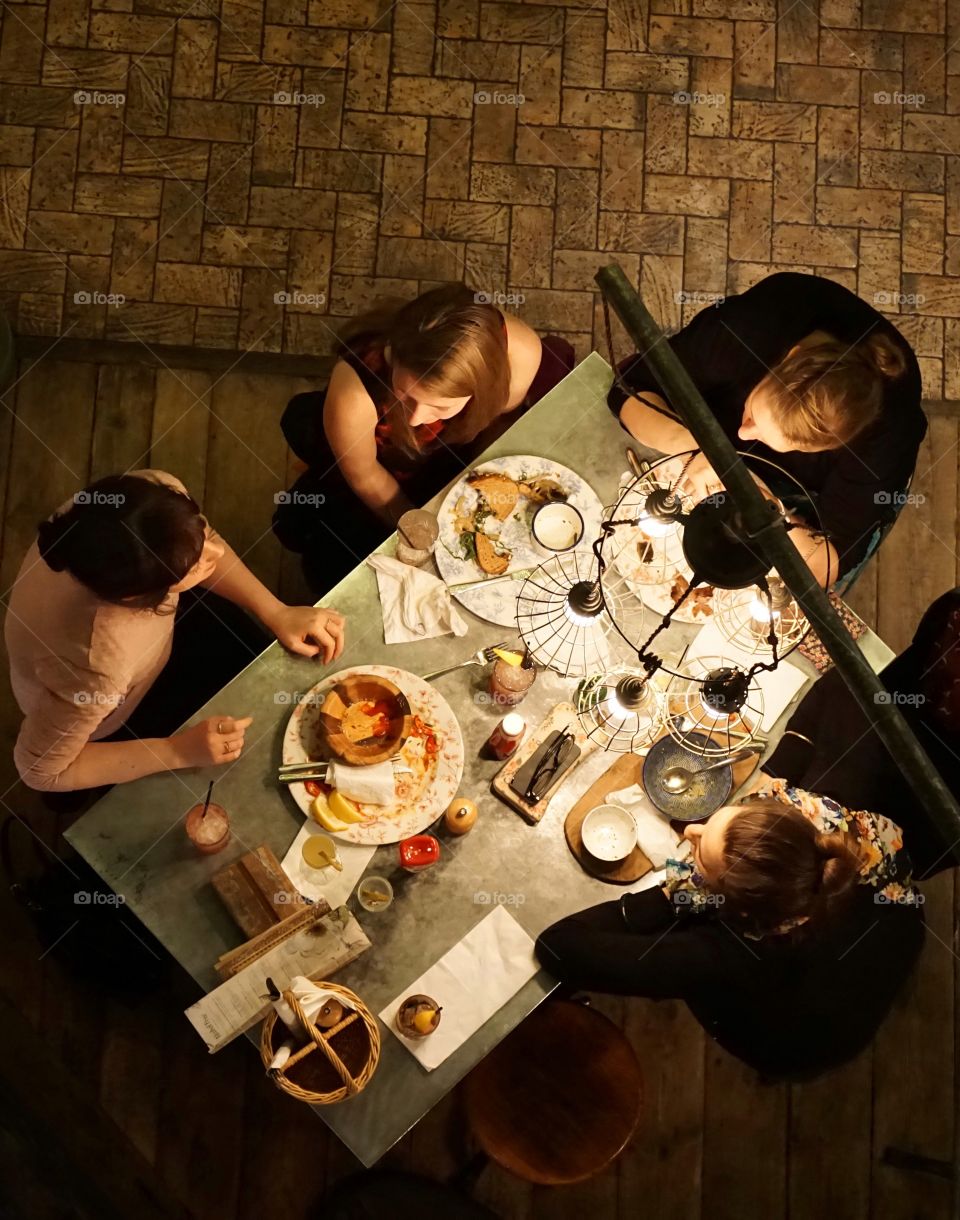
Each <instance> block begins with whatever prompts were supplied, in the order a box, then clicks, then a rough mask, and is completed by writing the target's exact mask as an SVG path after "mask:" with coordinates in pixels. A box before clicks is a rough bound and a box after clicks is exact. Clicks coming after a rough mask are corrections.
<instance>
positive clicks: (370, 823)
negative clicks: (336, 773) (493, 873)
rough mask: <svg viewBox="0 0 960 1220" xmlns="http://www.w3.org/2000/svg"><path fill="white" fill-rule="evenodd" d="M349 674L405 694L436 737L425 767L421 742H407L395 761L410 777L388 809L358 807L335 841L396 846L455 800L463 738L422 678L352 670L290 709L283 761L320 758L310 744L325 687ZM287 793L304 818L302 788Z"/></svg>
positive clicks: (379, 669) (388, 669) (381, 668)
mask: <svg viewBox="0 0 960 1220" xmlns="http://www.w3.org/2000/svg"><path fill="white" fill-rule="evenodd" d="M355 674H374V675H376V676H377V677H378V678H386V679H387V681H388V682H392V683H393V684H394V685H395V686H398V687H399V688H400V690H402V691H403V693H404V694H405V695H406V697H407V702H408V703H409V704H410V710H411V712H412V713H413V714H414V715H415V716H419V717H420V719H421V720H422V721H423V722H424V724H426V725H429V727H430V728H431V729H432V730H433V732H434V733H435V734H436V737H437V746H438V748H437V752H436V754H435V755H433V756H432V758H431V759H430V760H429V762H428V764H427V765H426V767H425V768H424V767H423V763H424V760H425V752H424V750H423V739H422V738H421V737H410V738H408V739H407V741H406V743H405V744H404V746H403V748H402V750H401V752H400V758H401V759H402V760H403V761H404V762H405V763H406V764H408V765H411V766H413V768H414V772H415V773H414V775H413V776H412V777H411V776H398V777H397V800H396V802H395V803H394V804H393V805H359V804H358V808H359V809H360V812H361V813H362V814H363V815H364V818H363V821H362V822H358V823H357V824H356V825H355V826H351V828H350V829H349V830H344V831H341V832H339V834H338V836H337V837H338V838H340V839H345V840H346V841H347V842H348V843H367V844H381V843H399V842H400V840H401V839H408V838H409V837H410V836H411V835H415V834H419V833H420V832H421V831H422V830H425V829H426V828H427V827H428V826H430V825H431V824H432V823H433V822H435V821H436V820H437V818H438V817H439V816H440V815H441V814H442V813H443V812H444V810H445V809H446V808H447V806H448V805H449V804H450V802H451V801H452V800H453V798H454V797H455V796H456V795H457V789H458V788H459V786H460V777H461V776H462V775H463V738H462V737H461V735H460V726H459V724H458V723H457V718H456V716H454V714H453V712H452V710H451V708H450V704H449V703H447V701H446V699H444V697H443V695H441V694H440V693H439V691H437V690H435V689H434V687H432V686H430V685H428V683H426V682H424V680H423V679H422V678H418V677H417V675H416V674H411V673H408V672H407V671H406V670H405V669H395V668H394V667H393V666H392V665H358V666H355V667H354V668H352V669H342V670H340V672H339V673H335V674H330V675H329V676H328V677H326V678H324V679H323V680H322V681H320V682H318V683H317V685H316V686H315V687H313V689H312V690H311V691H310V692H309V694H308V695H307V697H306V698H305V699H303V700H301V702H299V703H298V704H297V706H296V707H295V708H294V709H293V714H292V715H291V717H290V719H289V720H288V721H287V729H286V732H285V733H284V736H283V761H284V762H285V763H298V762H306V761H307V760H308V759H310V758H319V757H320V755H321V752H320V750H319V749H318V747H317V745H316V744H315V743H317V742H318V741H319V736H320V735H319V728H318V721H319V717H320V707H321V705H322V703H323V699H324V695H325V694H326V692H327V691H328V690H329V689H330V687H331V686H334V685H336V683H337V682H342V681H344V679H346V678H349V677H352V676H353V675H355ZM289 789H290V792H291V794H292V795H293V799H294V800H295V801H296V802H297V804H298V805H299V806H300V808H301V809H302V810H303V812H304V813H305V814H307V815H308V816H309V815H310V802H311V799H312V798H311V797H310V796H309V794H308V793H307V790H306V788H305V787H304V786H303V784H290V785H289ZM355 803H356V802H355Z"/></svg>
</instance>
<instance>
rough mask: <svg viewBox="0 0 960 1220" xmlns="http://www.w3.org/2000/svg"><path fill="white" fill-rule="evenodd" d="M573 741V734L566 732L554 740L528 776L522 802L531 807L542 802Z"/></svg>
mask: <svg viewBox="0 0 960 1220" xmlns="http://www.w3.org/2000/svg"><path fill="white" fill-rule="evenodd" d="M574 741H575V738H574V736H573V734H572V733H570V732H568V731H566V730H564V732H562V733H561V734H560V735H559V737H557V738H556V739H555V740H554V742H553V744H552V745H551V746H550V748H549V749H548V750H547V751H546V752H545V753H544V755H543V757H542V758H541V759H540V761H539V762H538V763H537V765H536V767H535V768H534V771H533V774H532V775H531V776H530V782H529V784H527V790H526V792H525V793H524V794H523V796H524V800H526V801H529V803H530V804H531V805H535V804H537V802H538V801H541V800H543V797H544V796H545V794H546V793H547V791H548V790H549V788H550V785H551V784H552V783H553V780H554V776H555V775H556V774H557V771H558V770H559V769H560V767H561V766H562V764H563V763H564V762H565V761H566V756H567V753H568V750H567V746H570V745H573V744H574Z"/></svg>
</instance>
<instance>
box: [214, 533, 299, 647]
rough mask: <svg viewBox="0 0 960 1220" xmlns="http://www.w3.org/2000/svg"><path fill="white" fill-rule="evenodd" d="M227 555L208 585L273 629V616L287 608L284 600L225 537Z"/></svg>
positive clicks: (222, 558)
mask: <svg viewBox="0 0 960 1220" xmlns="http://www.w3.org/2000/svg"><path fill="white" fill-rule="evenodd" d="M221 542H222V543H223V548H224V549H223V555H222V556H221V557H220V561H219V563H218V564H217V566H216V567H215V568H214V570H213V574H212V575H211V576H210V577H209V578H208V579H207V580H205V581H203V582H202V584H203V587H204V588H205V589H209V590H210V592H211V593H218V594H219V595H220V596H221V597H225V598H226V599H227V600H228V601H231V602H233V603H234V604H235V605H237V606H242V607H243V609H244V610H249V611H250V613H251V614H255V615H256V616H257V618H258V619H259V620H260V622H261V623H263V625H264V627H266V628H267V630H268V631H270V632H271V633H272V632H273V627H272V626H271V622H272V620H273V619H274V618H275V617H276V615H277V613H278V612H279V611H281V610H283V609H284V604H283V602H282V601H280V599H279V598H277V597H275V596H274V595H273V594H272V593H271V592H270V590H269V589H268V588H267V586H266V585H265V584H264V583H263V582H262V581H261V580H258V579H257V577H256V576H254V574H253V573H252V572H251V571H250V569H249V568H248V567H247V565H246V564H245V563H244V562H243V560H242V559H241V558H240V556H239V555H238V554H237V553H236V551H235V550H234V549H233V547H232V546H230V544H229V543H227V542H225V541H223V540H222V539H221Z"/></svg>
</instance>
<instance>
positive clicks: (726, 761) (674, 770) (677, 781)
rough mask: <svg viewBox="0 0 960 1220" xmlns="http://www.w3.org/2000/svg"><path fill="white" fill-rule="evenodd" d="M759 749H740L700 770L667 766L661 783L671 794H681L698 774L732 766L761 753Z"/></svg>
mask: <svg viewBox="0 0 960 1220" xmlns="http://www.w3.org/2000/svg"><path fill="white" fill-rule="evenodd" d="M759 753H760V751H759V750H758V749H755V748H754V749H749V750H738V751H737V752H736V754H731V755H730V756H729V757H728V758H719V759H717V761H716V762H712V763H709V764H708V765H707V766H706V767H701V768H700V769H699V771H688V770H687V768H686V767H667V769H666V771H664V773H663V775H661V776H660V785H661V787H663V788H665V789H666V790H667V792H669V793H670V794H671V796H679V795H680V794H681V793H683V792H686V790H687V789H688V788H689V787H690V785H691V784H692V783H693V781H694V779H695V778H696V777H697V776H698V775H705V774H706V773H707V772H708V771H719V770H720V769H721V768H722V767H729V766H732V764H733V763H738V762H743V760H744V759H745V758H750V757H751V756H752V755H754V754H759Z"/></svg>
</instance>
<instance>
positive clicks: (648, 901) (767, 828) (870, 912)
mask: <svg viewBox="0 0 960 1220" xmlns="http://www.w3.org/2000/svg"><path fill="white" fill-rule="evenodd" d="M764 783H765V788H764V790H763V791H758V792H756V793H755V794H753V796H751V797H748V798H745V799H744V800H743V801H742V802H741V803H740V804H738V805H730V806H727V807H726V808H724V809H720V810H718V811H717V812H716V813H715V814H714V815H713V816H712V817H711V818H709V819H708V820H707V821H706V822H705V823H704V824H703V825H702V826H689V827H687V830H686V838H687V839H688V840H689V841H690V845H691V853H690V856H689V857H688V858H687V859H685V860H671V861H668V863H667V870H666V880H665V881H664V882H663V884H662V886H657V887H655V888H654V889H649V890H644V891H642V892H640V893H634V894H627V895H625V896H624V897H623V898H621V899H620V900H619V901H614V902H605V903H602V904H601V905H600V906H596V907H592V908H591V909H589V910H586V911H581V912H580V913H579V914H577V915H571V916H569V917H568V918H566V919H561V920H560V921H559V923H556V924H554V925H553V927H551V928H548V929H547V930H546V931H545V932H544V933H543V934H542V935H541V936H540V939H539V941H538V942H537V955H538V956H539V958H540V961H541V963H542V964H543V966H544V967H545V968H546V969H547V970H549V971H550V973H551V974H554V975H555V976H556V977H557V978H559V979H560V980H561V981H562V982H564V983H567V984H569V985H571V986H574V987H582V988H586V989H588V990H590V991H601V992H603V991H605V992H611V993H613V994H616V995H632V996H646V997H648V998H650V999H669V998H674V999H682V1000H685V1001H686V1003H687V1005H688V1007H689V1008H690V1010H691V1012H692V1013H693V1015H694V1016H695V1017H696V1018H697V1020H698V1021H699V1022H700V1023H701V1025H703V1027H704V1028H705V1029H706V1030H707V1032H708V1033H709V1034H710V1035H711V1036H712V1037H714V1038H715V1039H716V1040H717V1041H718V1042H719V1043H720V1044H721V1045H722V1046H723V1047H725V1048H726V1049H727V1050H728V1051H729V1052H730V1053H731V1054H733V1055H736V1056H737V1057H738V1058H740V1059H743V1060H744V1061H745V1062H746V1063H748V1064H750V1065H751V1066H753V1067H755V1068H756V1069H757V1070H758V1071H759V1072H761V1073H763V1074H764V1075H765V1076H768V1077H785V1078H796V1079H802V1078H806V1077H810V1076H813V1075H816V1074H818V1073H820V1072H822V1071H825V1070H826V1069H828V1068H830V1067H833V1066H836V1065H838V1064H840V1063H842V1062H844V1061H845V1060H846V1059H849V1058H851V1057H852V1056H853V1055H855V1054H857V1053H858V1052H859V1051H860V1050H862V1049H863V1047H864V1046H865V1045H866V1044H867V1043H868V1042H869V1041H870V1039H871V1038H872V1037H873V1035H874V1033H875V1032H876V1030H877V1027H878V1026H879V1025H880V1022H881V1021H882V1020H883V1018H884V1016H885V1015H886V1013H887V1011H888V1009H889V1007H890V1004H891V1003H892V1002H893V998H894V996H895V995H896V993H897V991H898V990H899V988H900V986H901V985H902V984H903V982H904V981H905V979H906V978H907V976H908V975H909V973H910V971H911V969H912V968H913V964H914V962H915V961H916V958H917V955H918V954H919V952H920V948H921V945H922V942H923V918H922V915H921V910H920V904H921V903H922V901H923V899H922V896H921V895H920V894H918V893H917V891H916V889H915V888H914V886H913V884H912V881H911V875H910V869H911V865H910V860H909V858H908V857H907V856H906V853H905V852H904V850H903V841H902V836H901V834H900V830H899V828H898V827H897V826H896V825H895V824H894V823H893V822H891V821H890V820H889V819H887V818H883V817H880V816H878V815H876V814H872V813H866V812H864V811H851V810H848V809H844V808H843V807H842V806H840V805H838V804H836V803H835V802H834V801H831V800H828V799H826V798H822V797H818V796H814V795H813V794H812V793H809V792H804V791H802V790H800V789H797V788H792V787H790V786H789V785H787V784H786V783H785V782H784V781H783V780H764Z"/></svg>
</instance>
